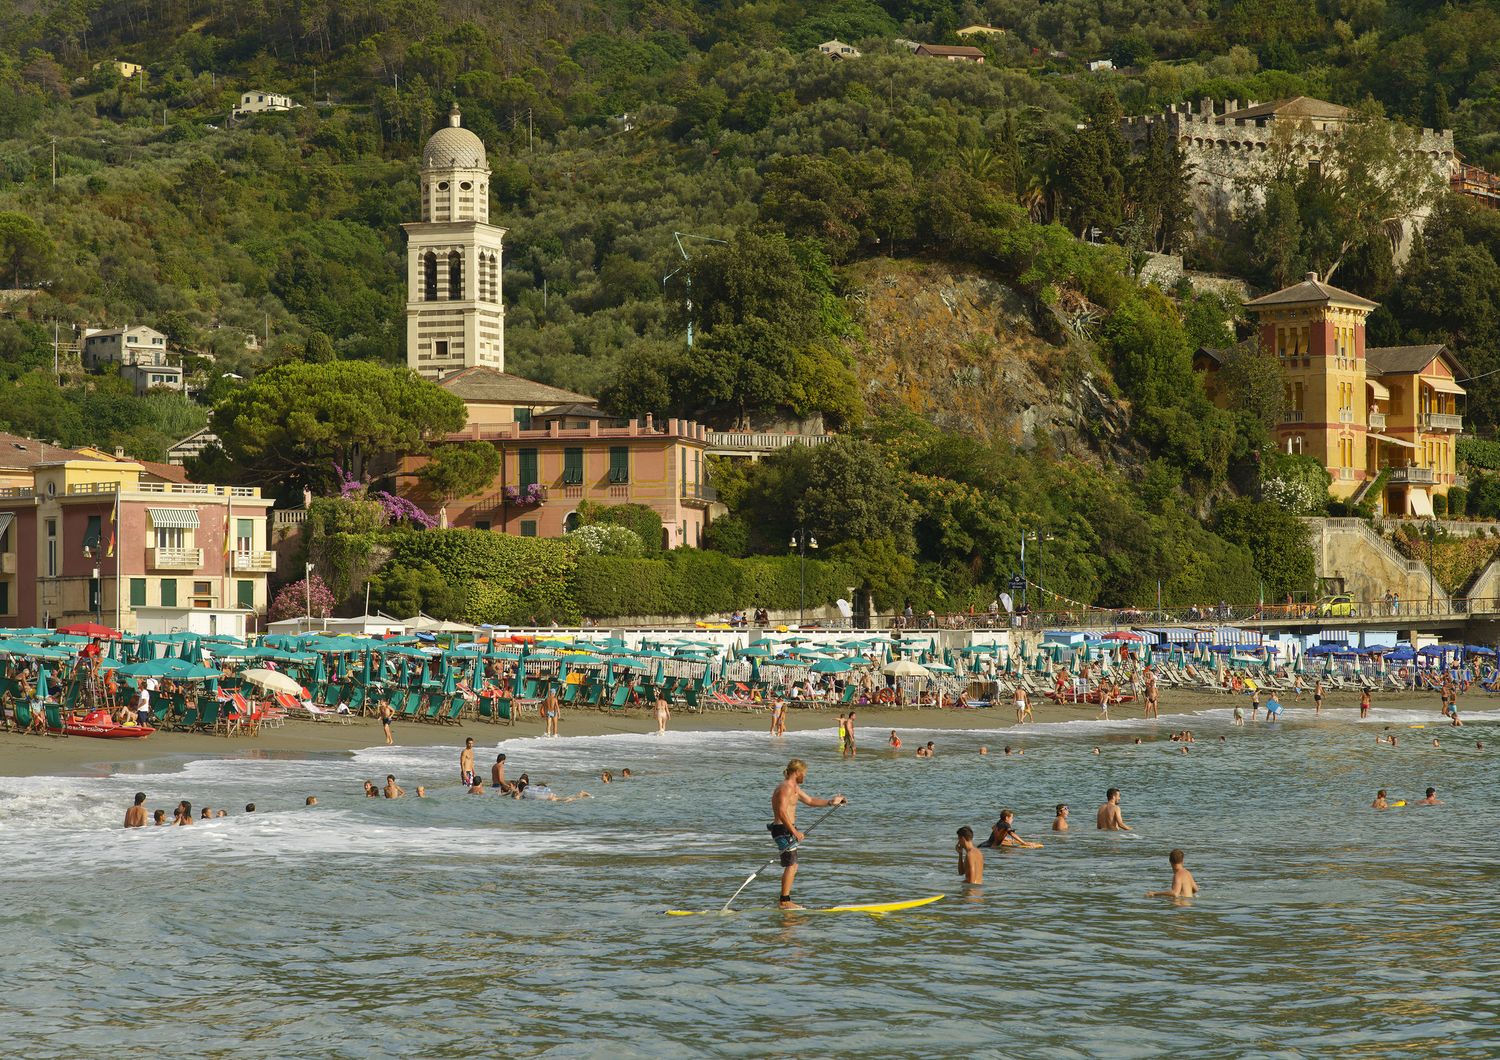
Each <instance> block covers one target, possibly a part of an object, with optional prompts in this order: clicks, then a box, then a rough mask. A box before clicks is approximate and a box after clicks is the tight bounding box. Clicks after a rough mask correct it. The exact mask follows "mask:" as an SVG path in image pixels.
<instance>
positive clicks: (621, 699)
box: [609, 685, 630, 710]
mask: <svg viewBox="0 0 1500 1060" xmlns="http://www.w3.org/2000/svg"><path fill="white" fill-rule="evenodd" d="M629 696H630V687H629V686H628V685H617V686H616V687H615V694H614V695H612V696H610V697H609V706H610V709H611V710H623V709H624V707H625V700H626V699H627V698H629Z"/></svg>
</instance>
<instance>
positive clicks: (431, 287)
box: [422, 250, 437, 302]
mask: <svg viewBox="0 0 1500 1060" xmlns="http://www.w3.org/2000/svg"><path fill="white" fill-rule="evenodd" d="M422 298H423V300H424V301H428V302H436V301H437V255H436V254H434V253H433V252H432V251H430V250H429V251H428V252H427V253H426V254H424V255H423V256H422Z"/></svg>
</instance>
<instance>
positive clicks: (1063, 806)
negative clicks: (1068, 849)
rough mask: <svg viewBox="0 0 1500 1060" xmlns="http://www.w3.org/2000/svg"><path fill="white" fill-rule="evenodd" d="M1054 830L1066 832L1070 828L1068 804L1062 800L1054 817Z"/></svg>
mask: <svg viewBox="0 0 1500 1060" xmlns="http://www.w3.org/2000/svg"><path fill="white" fill-rule="evenodd" d="M1052 830H1053V831H1054V832H1066V831H1067V830H1068V804H1067V803H1065V802H1060V803H1058V804H1057V816H1056V817H1054V818H1052Z"/></svg>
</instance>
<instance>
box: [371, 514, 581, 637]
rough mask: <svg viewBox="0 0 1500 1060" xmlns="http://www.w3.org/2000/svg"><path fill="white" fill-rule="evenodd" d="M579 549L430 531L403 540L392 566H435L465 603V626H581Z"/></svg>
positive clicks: (544, 542)
mask: <svg viewBox="0 0 1500 1060" xmlns="http://www.w3.org/2000/svg"><path fill="white" fill-rule="evenodd" d="M577 560H578V549H577V547H576V546H575V545H573V544H572V543H571V542H569V541H566V540H556V539H551V538H537V537H510V536H508V535H506V534H493V533H490V532H488V531H485V530H424V531H422V532H421V533H414V534H408V535H406V536H404V537H402V538H400V539H399V540H398V541H396V543H395V544H394V547H392V549H391V559H390V562H391V563H393V564H397V565H400V566H406V567H415V566H419V565H420V564H423V563H431V564H432V565H433V566H434V567H436V568H437V569H438V570H440V571H442V572H443V574H444V575H445V576H446V577H447V579H448V581H449V583H450V584H451V585H452V586H453V587H454V588H455V589H457V590H458V591H459V592H460V593H461V594H462V598H463V601H464V602H463V605H462V608H461V610H460V611H459V613H458V614H457V615H455V616H453V617H455V618H457V619H459V620H460V621H463V622H474V623H479V622H503V623H508V624H514V625H521V624H528V625H529V624H531V623H534V622H552V621H558V622H576V621H577V620H578V617H579V616H578V608H577V606H576V605H575V604H574V602H573V594H572V592H571V584H572V581H573V577H574V571H575V568H576V564H577Z"/></svg>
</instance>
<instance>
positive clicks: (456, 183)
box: [401, 105, 505, 379]
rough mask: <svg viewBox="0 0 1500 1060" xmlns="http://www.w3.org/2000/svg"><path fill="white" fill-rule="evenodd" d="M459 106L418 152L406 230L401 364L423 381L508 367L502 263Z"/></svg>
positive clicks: (479, 151)
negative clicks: (411, 217) (418, 179)
mask: <svg viewBox="0 0 1500 1060" xmlns="http://www.w3.org/2000/svg"><path fill="white" fill-rule="evenodd" d="M460 120H461V119H460V115H459V112H458V107H457V105H455V106H454V107H453V110H452V111H451V112H450V113H449V115H448V124H447V126H446V127H444V128H442V129H439V130H438V131H437V132H435V133H433V135H432V138H431V139H430V140H428V141H427V146H426V147H425V148H424V149H423V150H422V219H421V220H420V221H414V222H411V223H408V224H404V225H402V226H401V227H402V228H404V229H405V230H406V363H407V364H408V365H409V366H410V367H411V368H412V369H413V370H414V371H416V372H417V374H419V375H421V376H423V377H424V378H427V379H439V378H441V377H443V376H445V375H449V374H450V373H453V372H457V371H460V370H461V369H464V368H472V367H474V366H476V365H483V366H485V367H487V368H494V369H496V370H497V371H502V372H503V371H504V370H505V306H504V305H503V304H502V302H501V300H500V262H501V255H502V253H503V251H504V246H505V242H504V241H505V229H503V228H496V227H495V226H494V225H491V224H490V223H489V221H490V196H489V191H490V166H489V162H488V161H487V160H486V158H485V150H484V143H483V142H482V141H481V140H480V139H479V137H477V136H475V135H474V134H473V133H471V132H470V131H469V130H468V129H465V128H463V127H462V125H461V124H460Z"/></svg>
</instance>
